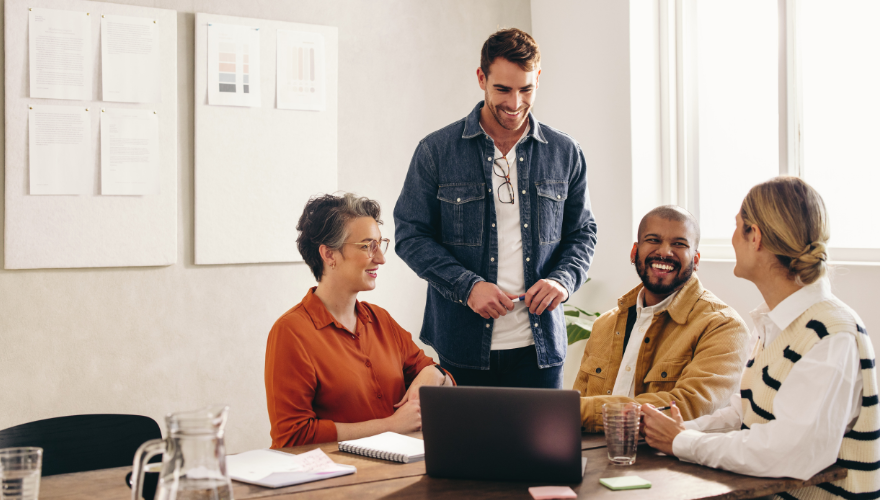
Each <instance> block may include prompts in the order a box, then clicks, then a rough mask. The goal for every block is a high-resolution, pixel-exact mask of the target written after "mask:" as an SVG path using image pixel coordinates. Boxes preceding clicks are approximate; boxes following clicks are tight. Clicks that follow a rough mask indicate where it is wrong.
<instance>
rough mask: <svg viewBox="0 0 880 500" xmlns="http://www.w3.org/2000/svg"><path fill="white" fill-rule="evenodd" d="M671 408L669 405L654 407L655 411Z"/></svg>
mask: <svg viewBox="0 0 880 500" xmlns="http://www.w3.org/2000/svg"><path fill="white" fill-rule="evenodd" d="M670 408H672V407H671V406H661V407H660V408H655V409H656V410H657V411H666V410H668V409H670Z"/></svg>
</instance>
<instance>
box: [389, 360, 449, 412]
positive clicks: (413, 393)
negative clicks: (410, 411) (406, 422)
mask: <svg viewBox="0 0 880 500" xmlns="http://www.w3.org/2000/svg"><path fill="white" fill-rule="evenodd" d="M444 380H446V374H445V373H442V372H441V371H440V370H438V369H437V367H436V366H434V365H431V366H426V367H424V368H422V371H420V372H419V374H418V375H416V378H415V379H414V380H413V381H412V383H411V384H410V385H409V389H407V390H406V394H404V395H403V399H401V400H400V402H399V403H397V404H396V405H394V407H395V408H400V407H401V406H403V405H404V404H406V402H407V401H418V400H419V387H421V386H423V385H441V384H442V383H443V381H444Z"/></svg>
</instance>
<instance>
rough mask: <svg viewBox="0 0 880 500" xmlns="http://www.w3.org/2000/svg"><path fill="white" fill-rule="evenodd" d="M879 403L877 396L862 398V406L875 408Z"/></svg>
mask: <svg viewBox="0 0 880 500" xmlns="http://www.w3.org/2000/svg"><path fill="white" fill-rule="evenodd" d="M877 403H880V400H878V398H877V395H876V394H874V395H873V396H865V397H863V398H862V406H874V405H875V404H877Z"/></svg>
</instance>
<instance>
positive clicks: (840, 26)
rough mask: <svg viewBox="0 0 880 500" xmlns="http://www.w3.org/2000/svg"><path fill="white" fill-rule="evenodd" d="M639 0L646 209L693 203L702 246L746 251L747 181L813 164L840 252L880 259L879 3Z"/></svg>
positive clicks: (638, 190) (639, 160)
mask: <svg viewBox="0 0 880 500" xmlns="http://www.w3.org/2000/svg"><path fill="white" fill-rule="evenodd" d="M630 5H631V39H630V42H631V65H632V74H633V88H632V95H633V99H632V113H633V116H632V120H633V168H634V172H633V173H634V175H633V178H634V183H633V193H634V202H633V203H634V206H633V210H634V216H635V218H636V219H639V218H640V217H641V215H642V214H644V213H645V212H646V211H647V210H648V209H650V208H651V206H654V205H657V204H661V203H675V204H679V205H682V206H684V207H685V208H687V209H688V210H690V211H691V212H693V213H694V214H695V215H697V217H698V218H699V219H700V223H701V229H702V233H703V241H702V243H701V245H700V247H701V248H700V250H701V252H702V254H703V258H721V259H724V258H733V250H732V248H731V247H730V236H731V234H732V232H733V228H734V227H735V222H734V217H735V215H736V213H737V212H738V211H739V205H740V203H741V201H742V199H743V197H744V196H745V194H746V193H747V192H748V190H749V189H750V188H751V187H752V186H753V185H754V184H757V183H759V182H762V181H764V180H766V179H768V178H770V177H773V176H776V175H780V174H790V175H800V176H801V177H803V178H804V179H805V180H806V181H807V182H809V183H810V184H811V185H813V186H814V187H815V188H816V189H818V190H819V192H820V193H821V194H822V197H823V199H824V200H825V204H826V206H827V208H828V213H829V219H830V223H831V247H832V249H831V256H832V259H834V260H837V261H841V260H856V261H873V262H880V231H877V230H876V229H874V228H873V226H880V223H877V222H875V221H873V220H872V218H871V217H870V214H869V212H868V207H870V206H871V202H872V201H873V199H874V196H875V192H876V191H877V190H878V189H880V148H877V147H875V146H874V144H876V143H877V142H878V141H880V120H878V119H877V117H878V116H880V92H878V91H877V89H878V88H880V30H877V29H876V26H877V25H878V24H880V2H877V1H876V0H777V2H772V1H769V0H659V1H657V2H649V1H644V0H632V1H631V3H630ZM646 73H647V74H648V76H649V77H648V78H646V77H645V76H644V75H645V74H646ZM639 75H642V76H641V77H639V78H638V79H637V78H636V77H637V76H639ZM645 123H650V124H654V126H653V127H646V126H645ZM646 128H647V129H650V130H646ZM649 137H651V138H652V140H648V138H649ZM646 151H648V153H651V154H646ZM652 182H654V183H657V184H659V187H658V188H657V189H652V187H651V183H652ZM635 222H636V224H637V223H638V220H636V221H635ZM869 225H870V226H869Z"/></svg>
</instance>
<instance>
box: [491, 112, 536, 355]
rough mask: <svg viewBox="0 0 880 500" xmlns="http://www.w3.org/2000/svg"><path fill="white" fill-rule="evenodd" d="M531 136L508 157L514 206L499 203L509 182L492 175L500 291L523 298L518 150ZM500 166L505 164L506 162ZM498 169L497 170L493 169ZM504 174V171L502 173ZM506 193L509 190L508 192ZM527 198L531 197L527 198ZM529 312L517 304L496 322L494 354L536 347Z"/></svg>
mask: <svg viewBox="0 0 880 500" xmlns="http://www.w3.org/2000/svg"><path fill="white" fill-rule="evenodd" d="M528 133H529V126H528V125H526V129H525V131H524V132H523V135H522V137H520V138H519V141H518V142H517V143H516V146H514V147H513V148H511V150H510V151H509V152H508V153H507V156H506V157H507V161H508V163H509V164H510V183H511V185H512V186H513V200H514V203H501V201H499V199H498V190H499V188H501V185H502V184H504V181H505V179H504V178H503V177H499V176H497V175H494V170H493V175H492V196H493V199H494V200H495V219H496V224H497V225H498V227H497V228H495V229H496V230H497V231H496V233H497V234H498V257H497V259H498V280H497V281H498V283H497V285H498V288H500V289H501V291H503V292H507V293H515V294H519V295H522V294H524V293H526V280H525V271H524V270H523V250H522V227H521V226H522V224H521V223H520V213H519V211H520V208H521V207H522V204H521V201H520V199H521V197H522V196H524V195H523V194H522V191H520V189H519V184H518V182H519V181H518V177H517V168H516V166H517V163H518V162H519V158H518V157H517V156H516V148H517V146H519V144H520V143H522V141H523V139H524V138H525V137H526V135H528ZM501 156H502V155H501V151H500V150H499V149H498V147H497V146H496V147H495V158H500V157H501ZM499 163H501V164H503V163H504V162H503V160H502V161H500V162H499ZM494 168H497V167H494V166H493V169H494ZM499 171H500V169H499ZM504 189H506V188H504ZM526 196H527V195H526ZM529 323H530V322H529V308H528V307H526V304H525V302H514V303H513V311H509V312H508V313H507V314H506V315H505V316H501V317H499V318H498V319H496V320H495V324H494V326H493V328H492V347H491V349H492V350H493V351H498V350H507V349H516V348H519V347H526V346H530V345H533V344H534V343H535V338H534V335H533V334H532V327H531V325H530V324H529Z"/></svg>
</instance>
